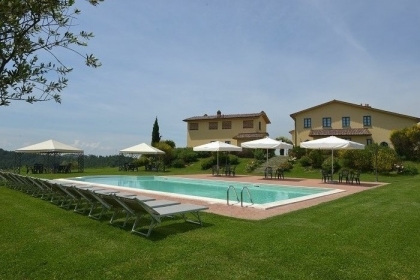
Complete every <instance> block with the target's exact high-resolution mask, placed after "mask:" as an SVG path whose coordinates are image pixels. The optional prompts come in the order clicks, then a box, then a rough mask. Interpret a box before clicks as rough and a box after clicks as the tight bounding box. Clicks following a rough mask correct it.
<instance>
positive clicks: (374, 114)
mask: <svg viewBox="0 0 420 280" xmlns="http://www.w3.org/2000/svg"><path fill="white" fill-rule="evenodd" d="M290 117H292V119H293V120H294V126H295V127H294V129H293V130H292V131H291V132H290V133H291V135H292V141H293V143H295V145H296V146H300V143H301V142H304V141H308V140H314V139H319V138H324V137H327V136H331V135H334V136H337V137H340V138H343V139H347V140H351V141H355V142H359V143H361V144H365V145H369V144H372V143H379V144H381V145H385V146H392V143H391V142H390V140H389V139H390V135H391V132H392V131H393V130H398V129H402V128H405V127H410V126H413V125H415V124H417V123H418V122H420V118H417V117H413V116H407V115H403V114H399V113H394V112H389V111H385V110H381V109H376V108H373V107H371V106H370V105H369V104H353V103H348V102H343V101H339V100H332V101H329V102H326V103H322V104H320V105H317V106H314V107H310V108H308V109H305V110H302V111H299V112H296V113H293V114H291V115H290Z"/></svg>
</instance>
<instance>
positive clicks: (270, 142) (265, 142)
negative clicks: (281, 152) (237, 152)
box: [241, 137, 293, 166]
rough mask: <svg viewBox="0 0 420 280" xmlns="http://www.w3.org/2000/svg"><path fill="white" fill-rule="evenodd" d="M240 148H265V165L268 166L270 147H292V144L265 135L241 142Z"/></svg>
mask: <svg viewBox="0 0 420 280" xmlns="http://www.w3.org/2000/svg"><path fill="white" fill-rule="evenodd" d="M241 147H242V148H249V149H266V150H267V162H266V166H268V150H269V149H271V150H273V149H292V148H293V145H292V144H289V143H286V142H283V141H278V140H275V139H271V138H269V137H265V138H262V139H257V140H252V141H248V142H243V143H242V144H241Z"/></svg>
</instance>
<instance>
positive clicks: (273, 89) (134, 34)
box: [0, 0, 420, 155]
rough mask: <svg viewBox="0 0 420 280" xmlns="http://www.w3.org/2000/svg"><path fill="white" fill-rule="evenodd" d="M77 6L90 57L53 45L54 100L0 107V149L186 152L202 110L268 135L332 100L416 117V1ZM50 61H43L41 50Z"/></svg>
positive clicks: (128, 0)
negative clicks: (256, 123)
mask: <svg viewBox="0 0 420 280" xmlns="http://www.w3.org/2000/svg"><path fill="white" fill-rule="evenodd" d="M75 7H78V8H79V9H80V10H81V12H82V13H81V15H79V16H78V17H77V18H76V19H75V20H74V21H73V23H74V26H73V27H72V28H73V29H72V30H73V31H78V30H85V31H91V32H93V33H94V34H95V37H94V38H93V39H92V40H90V41H89V46H88V47H86V48H82V49H78V50H79V51H80V52H82V53H93V54H94V55H95V56H96V57H98V58H99V59H100V61H101V63H102V66H101V67H99V68H96V69H95V68H89V67H86V66H85V65H84V61H83V59H81V58H80V57H79V56H77V55H75V54H74V53H73V52H69V51H62V50H58V51H56V55H57V56H58V57H60V60H62V61H63V62H64V63H65V64H66V65H67V66H70V67H72V68H73V69H74V70H73V72H72V73H71V74H70V75H68V79H69V85H68V87H67V88H66V89H65V90H64V91H63V92H62V93H61V97H62V103H61V104H58V103H55V102H54V101H50V102H39V103H35V104H32V105H31V104H29V103H26V102H23V101H18V102H12V103H11V105H9V106H1V107H0V119H1V120H2V124H1V125H0V127H1V132H0V148H2V149H4V150H9V151H13V150H16V149H19V148H22V147H25V146H27V145H32V144H36V143H39V142H42V141H46V140H49V139H54V140H56V141H59V142H62V143H65V144H68V145H71V146H74V147H77V148H80V149H83V150H84V153H85V154H88V155H91V154H92V155H116V154H118V153H119V151H120V150H122V149H125V148H127V147H131V146H134V145H137V144H139V143H142V142H145V143H150V142H151V136H152V129H153V124H154V122H155V119H156V118H157V120H158V124H159V132H160V134H161V135H162V139H163V140H172V141H174V142H175V144H176V146H177V147H186V142H187V139H186V138H187V123H186V122H184V121H183V120H184V119H186V118H189V117H193V116H201V115H204V114H208V115H215V114H216V112H217V111H218V110H220V111H221V112H222V114H242V113H258V112H261V111H264V112H265V113H266V114H267V116H268V118H269V119H270V121H271V124H269V125H268V133H269V135H270V137H272V138H276V137H280V136H283V137H287V138H289V139H291V135H290V133H289V132H290V131H291V130H292V129H293V126H294V123H293V120H292V118H291V117H290V114H292V113H295V112H298V111H301V110H304V109H307V108H310V107H313V106H316V105H319V104H321V103H325V102H328V101H331V100H333V99H336V100H340V101H344V102H349V103H354V104H361V103H363V104H369V105H370V106H371V107H373V108H377V109H382V110H387V111H391V112H395V113H400V114H405V115H409V116H414V117H420V110H419V105H420V104H419V103H420V102H419V100H420V97H419V93H418V92H419V91H420V48H419V46H420V31H419V28H418V27H419V26H420V1H417V0H400V1H394V0H370V1H366V0H352V1H341V0H294V1H290V0H274V1H270V0H264V1H260V0H252V1H251V0H228V1H226V0H211V1H210V0H207V1H201V0H165V1H164V0H156V1H144V0H125V1H112V0H105V1H104V2H103V3H101V4H100V5H99V6H96V7H94V6H91V5H89V4H88V3H87V1H84V0H77V1H76V4H75ZM47 58H48V59H49V60H52V58H51V57H47Z"/></svg>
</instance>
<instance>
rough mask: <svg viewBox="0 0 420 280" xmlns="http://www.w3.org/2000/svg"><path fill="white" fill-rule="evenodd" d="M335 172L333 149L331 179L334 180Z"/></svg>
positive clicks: (332, 152)
mask: <svg viewBox="0 0 420 280" xmlns="http://www.w3.org/2000/svg"><path fill="white" fill-rule="evenodd" d="M333 174H334V150H331V181H332V180H333Z"/></svg>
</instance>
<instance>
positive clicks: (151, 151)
mask: <svg viewBox="0 0 420 280" xmlns="http://www.w3.org/2000/svg"><path fill="white" fill-rule="evenodd" d="M120 153H121V154H144V155H158V154H164V153H165V152H164V151H162V150H159V149H157V148H155V147H152V146H150V145H148V144H146V143H141V144H138V145H135V146H132V147H129V148H126V149H124V150H120Z"/></svg>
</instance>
